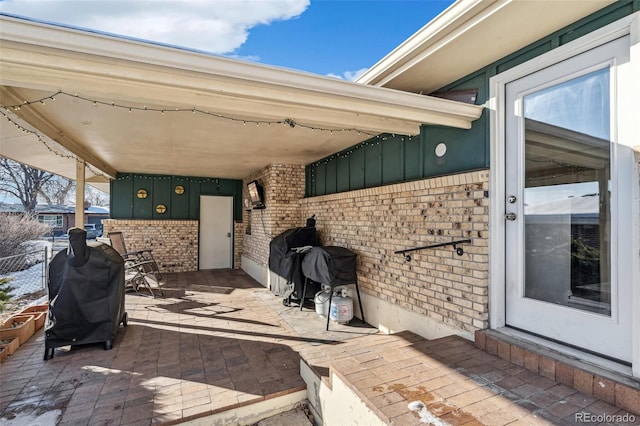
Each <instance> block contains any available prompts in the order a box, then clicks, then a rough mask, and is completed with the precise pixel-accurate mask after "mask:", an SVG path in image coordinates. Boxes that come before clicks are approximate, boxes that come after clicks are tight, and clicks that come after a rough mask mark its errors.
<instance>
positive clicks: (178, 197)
mask: <svg viewBox="0 0 640 426" xmlns="http://www.w3.org/2000/svg"><path fill="white" fill-rule="evenodd" d="M177 185H182V186H183V187H184V189H185V192H184V193H183V194H176V192H175V187H176V186H177ZM139 189H145V190H146V191H147V193H148V196H147V198H145V199H140V198H138V197H137V196H136V193H137V191H138V190H139ZM242 189H243V186H242V181H241V180H237V179H216V178H205V177H188V176H164V175H139V174H131V173H126V174H119V175H118V176H117V178H116V179H115V180H113V181H111V217H112V218H114V219H159V220H162V219H199V215H200V195H201V194H202V195H227V196H233V211H234V220H239V221H241V220H242ZM158 204H164V205H165V206H166V207H167V211H166V212H165V213H164V214H160V213H157V212H156V206H157V205H158Z"/></svg>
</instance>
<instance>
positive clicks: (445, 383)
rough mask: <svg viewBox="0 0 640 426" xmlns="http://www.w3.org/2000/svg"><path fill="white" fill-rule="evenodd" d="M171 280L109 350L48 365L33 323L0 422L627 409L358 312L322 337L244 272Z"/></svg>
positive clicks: (383, 418)
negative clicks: (383, 326) (379, 324)
mask: <svg viewBox="0 0 640 426" xmlns="http://www.w3.org/2000/svg"><path fill="white" fill-rule="evenodd" d="M166 288H167V291H166V295H165V297H163V298H156V299H153V298H150V297H145V296H140V295H137V294H135V293H128V294H127V296H126V309H127V312H128V314H129V325H128V326H127V327H126V328H122V329H121V330H120V332H119V334H118V337H117V338H116V341H115V342H114V347H113V349H112V350H110V351H105V350H103V347H102V346H101V345H96V346H86V347H81V348H75V349H71V348H69V347H67V348H60V349H58V350H57V352H56V354H55V357H54V358H53V359H52V360H50V361H44V360H43V352H44V341H43V340H44V337H43V334H42V331H39V332H38V334H36V336H34V337H32V339H31V340H30V341H29V342H28V343H27V344H26V345H24V346H22V347H21V348H20V349H19V350H18V351H17V352H16V353H15V354H14V355H13V356H12V357H11V358H9V359H8V360H5V362H3V363H2V364H1V365H0V376H1V377H2V389H1V391H0V420H1V421H2V423H3V424H8V425H24V424H35V423H38V422H39V424H59V425H110V424H123V425H124V424H131V425H151V424H178V423H186V424H202V425H204V424H208V425H210V424H225V425H227V424H253V423H255V422H257V421H259V420H261V419H263V418H266V417H269V416H272V415H274V414H277V413H279V412H283V411H287V410H290V409H292V408H294V407H296V406H297V405H298V404H301V403H304V402H305V400H308V402H309V405H308V410H309V412H313V411H314V410H317V409H318V408H320V407H322V411H323V414H324V418H323V421H324V423H325V424H342V423H341V421H345V420H346V419H347V418H348V419H349V420H348V421H349V423H350V424H351V422H352V421H353V422H356V421H359V422H362V423H361V424H370V425H373V424H380V425H382V424H395V425H416V426H417V425H419V424H424V422H423V421H422V420H421V418H422V419H428V418H429V417H428V416H430V415H433V416H437V417H439V419H436V418H435V417H433V418H432V419H436V420H437V421H441V422H446V423H448V424H451V425H462V424H465V425H475V424H491V425H506V424H529V425H538V424H540V425H543V424H556V425H557V424H574V423H576V422H577V420H576V419H578V418H577V417H576V413H578V415H580V416H595V415H603V413H604V414H606V415H610V416H614V415H620V416H623V415H625V414H628V412H627V411H624V410H620V409H619V408H616V407H614V406H613V405H610V404H608V403H606V402H604V401H602V400H599V399H597V398H595V397H593V396H590V395H587V394H584V393H581V392H578V391H576V390H575V389H573V388H571V387H569V386H566V385H565V384H562V383H560V382H559V381H556V380H552V379H550V378H549V377H546V376H548V374H547V375H545V374H544V373H543V372H542V371H539V370H538V365H537V363H536V368H535V371H532V368H531V365H530V363H527V364H524V363H521V365H517V364H514V363H511V362H510V361H508V360H505V359H503V358H504V357H503V356H501V355H502V350H501V353H500V356H499V354H497V353H496V354H495V355H491V354H490V353H487V352H485V351H483V350H481V349H479V348H476V347H474V345H473V343H472V342H469V341H467V340H465V339H462V338H460V337H457V336H450V337H445V338H440V339H435V340H426V339H424V338H421V337H419V336H417V335H415V334H413V333H410V332H401V333H397V334H392V335H387V334H382V333H379V332H378V331H377V330H376V329H373V328H370V327H368V326H366V325H364V324H362V323H359V322H357V321H354V323H353V324H350V325H339V324H332V325H331V328H330V331H329V332H326V331H325V327H324V325H325V323H324V319H323V318H322V317H320V316H319V315H318V314H316V313H315V312H314V311H312V310H311V309H304V310H303V311H300V310H299V309H298V308H297V307H285V306H283V304H282V299H280V298H278V297H276V296H274V295H273V294H272V293H271V292H270V291H268V290H266V289H264V287H262V286H261V285H260V284H258V283H257V282H256V281H254V280H253V279H252V278H251V277H249V276H248V275H247V274H245V273H244V272H243V271H240V270H220V271H200V272H190V273H176V274H169V276H168V282H167V285H166ZM483 341H484V339H483ZM410 403H414V404H413V405H412V407H414V408H415V407H417V408H416V409H415V410H411V409H410V407H409V404H410ZM420 404H422V405H420ZM314 407H315V408H314ZM423 407H424V408H423ZM347 416H348V417H347ZM611 418H612V419H613V418H614V417H611ZM578 420H579V419H578ZM604 423H607V422H604ZM438 424H440V423H438ZM442 424H445V423H442ZM617 424H637V423H633V422H629V423H625V422H621V423H617Z"/></svg>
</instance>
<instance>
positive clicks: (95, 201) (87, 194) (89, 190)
mask: <svg viewBox="0 0 640 426" xmlns="http://www.w3.org/2000/svg"><path fill="white" fill-rule="evenodd" d="M84 200H85V201H88V202H89V203H90V205H92V206H100V207H108V206H109V194H107V193H106V192H103V191H100V190H99V189H98V188H94V187H93V186H90V185H85V187H84Z"/></svg>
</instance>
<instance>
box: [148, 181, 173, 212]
mask: <svg viewBox="0 0 640 426" xmlns="http://www.w3.org/2000/svg"><path fill="white" fill-rule="evenodd" d="M172 188H173V187H172V186H171V178H165V179H154V180H153V197H152V198H153V209H152V214H153V216H152V217H153V218H154V219H165V218H169V217H173V216H172V208H171V207H172V204H171V192H172ZM160 204H162V205H164V206H165V207H166V208H167V210H166V211H165V212H164V213H158V212H157V211H156V207H157V206H159V205H160Z"/></svg>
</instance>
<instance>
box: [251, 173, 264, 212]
mask: <svg viewBox="0 0 640 426" xmlns="http://www.w3.org/2000/svg"><path fill="white" fill-rule="evenodd" d="M247 192H249V201H251V205H252V206H253V208H254V209H264V207H265V206H264V191H263V189H262V185H260V184H259V183H258V181H257V180H253V181H251V182H249V183H248V184H247Z"/></svg>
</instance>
